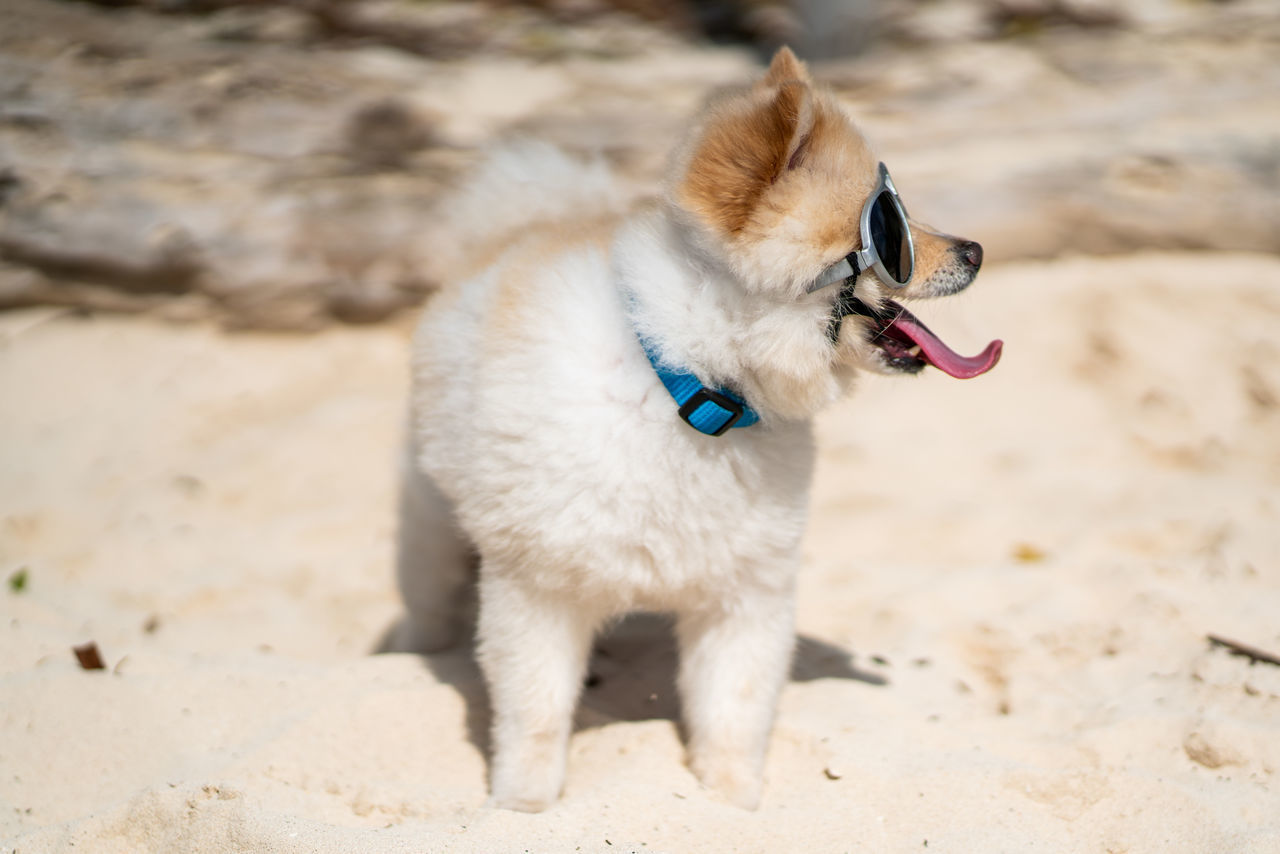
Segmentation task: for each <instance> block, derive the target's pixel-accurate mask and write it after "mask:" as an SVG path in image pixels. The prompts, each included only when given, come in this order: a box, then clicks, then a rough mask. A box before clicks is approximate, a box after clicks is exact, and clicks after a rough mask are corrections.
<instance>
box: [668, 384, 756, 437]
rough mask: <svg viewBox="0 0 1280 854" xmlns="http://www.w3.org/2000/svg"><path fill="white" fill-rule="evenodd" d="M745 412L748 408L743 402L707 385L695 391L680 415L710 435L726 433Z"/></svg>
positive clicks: (697, 428) (680, 411) (695, 427)
mask: <svg viewBox="0 0 1280 854" xmlns="http://www.w3.org/2000/svg"><path fill="white" fill-rule="evenodd" d="M704 406H711V407H716V408H718V409H719V410H721V411H720V412H716V411H715V409H711V410H706V409H703V407H704ZM745 413H746V409H745V407H744V405H743V404H742V403H741V402H739V401H736V400H734V399H733V398H731V397H728V396H726V395H723V394H721V393H720V392H718V391H713V390H712V389H709V388H707V387H705V386H703V387H702V388H700V389H698V390H697V391H695V392H694V393H693V395H692V396H690V398H689V399H688V400H686V401H685V402H684V403H683V404H682V405H681V406H680V410H679V414H680V417H681V418H683V419H684V420H685V423H686V424H688V425H689V426H690V427H692V428H693V429H695V430H697V431H698V432H699V433H706V434H707V435H708V436H722V435H724V434H725V433H726V432H728V430H729V428H730V427H732V426H733V425H735V424H737V423H738V421H740V420H741V419H742V416H743V415H744V414H745Z"/></svg>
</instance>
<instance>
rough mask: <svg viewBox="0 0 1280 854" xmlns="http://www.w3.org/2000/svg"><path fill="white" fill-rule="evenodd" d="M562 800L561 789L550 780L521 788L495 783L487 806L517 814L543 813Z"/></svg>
mask: <svg viewBox="0 0 1280 854" xmlns="http://www.w3.org/2000/svg"><path fill="white" fill-rule="evenodd" d="M559 798H560V787H559V786H558V785H554V784H553V783H552V782H551V781H550V780H542V781H538V782H535V783H533V784H529V783H527V782H526V783H525V784H524V785H521V786H512V785H501V784H498V783H495V784H494V786H493V791H492V792H491V793H490V795H489V800H487V801H485V804H484V805H485V806H486V807H489V808H490V809H499V810H515V811H516V812H542V811H543V810H545V809H546V808H547V807H549V806H551V805H552V804H554V803H555V802H556V801H557V800H558V799H559Z"/></svg>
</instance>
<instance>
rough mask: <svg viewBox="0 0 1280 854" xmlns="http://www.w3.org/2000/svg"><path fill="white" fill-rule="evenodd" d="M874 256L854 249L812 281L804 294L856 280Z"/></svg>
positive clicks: (866, 251)
mask: <svg viewBox="0 0 1280 854" xmlns="http://www.w3.org/2000/svg"><path fill="white" fill-rule="evenodd" d="M874 260H875V256H874V255H873V254H872V252H871V250H869V249H855V250H853V251H852V252H850V253H849V254H848V255H846V256H845V257H843V258H841V259H840V260H839V261H837V262H836V263H834V264H832V265H831V266H830V267H828V268H827V269H825V270H823V271H822V273H821V275H819V276H818V278H816V279H814V280H813V284H811V285H809V287H807V288H805V293H807V294H811V293H814V292H815V291H820V290H822V289H823V288H829V287H831V286H832V285H839V284H843V283H845V282H848V281H850V280H852V279H857V278H858V276H861V275H862V271H863V270H866V269H867V268H869V267H870V266H871V264H872V262H873V261H874Z"/></svg>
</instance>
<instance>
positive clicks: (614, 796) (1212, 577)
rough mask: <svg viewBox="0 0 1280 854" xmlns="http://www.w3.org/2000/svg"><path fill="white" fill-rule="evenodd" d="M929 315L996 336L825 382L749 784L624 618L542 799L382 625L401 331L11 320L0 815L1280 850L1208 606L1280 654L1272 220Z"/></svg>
mask: <svg viewBox="0 0 1280 854" xmlns="http://www.w3.org/2000/svg"><path fill="white" fill-rule="evenodd" d="M920 314H921V315H922V316H923V317H925V318H926V319H927V320H928V321H929V322H930V323H931V325H932V326H933V327H934V328H935V329H936V330H937V331H939V332H940V333H942V334H943V335H944V336H945V337H946V338H948V339H949V340H950V341H951V342H952V343H954V344H955V345H956V346H957V348H958V349H961V350H977V349H978V348H979V347H980V346H981V345H982V344H984V343H985V340H986V337H989V336H994V335H1000V336H1002V337H1004V338H1005V340H1006V355H1005V360H1004V363H1003V364H1001V365H1000V367H999V368H997V370H996V371H995V372H994V373H992V374H990V375H988V376H986V377H983V378H981V379H977V380H973V381H970V382H958V381H954V380H950V379H948V378H946V377H944V376H942V375H940V374H938V373H936V372H933V373H931V374H929V375H926V376H923V377H921V378H918V379H915V380H911V379H906V380H903V379H898V380H887V379H879V378H876V379H873V380H868V381H867V382H866V384H865V387H864V388H863V389H862V391H861V392H860V393H859V394H858V395H856V396H855V397H854V398H852V399H851V400H850V401H849V402H847V403H846V404H844V405H842V406H841V407H840V408H839V409H838V410H836V411H833V412H832V413H830V414H829V415H828V416H827V417H825V418H824V419H823V421H822V424H821V439H822V446H823V449H824V450H823V454H822V456H821V459H820V463H819V472H818V478H817V486H816V490H815V506H814V518H813V522H812V527H811V536H810V539H809V541H808V545H807V549H806V554H807V568H806V573H805V575H804V576H803V583H802V595H801V603H800V620H799V625H800V631H801V634H802V636H803V640H802V643H801V649H800V652H799V654H798V661H797V667H796V671H797V673H796V676H797V679H796V681H793V682H792V683H791V684H790V685H789V687H788V688H787V690H786V692H785V694H784V697H783V701H782V709H781V714H780V716H779V720H778V724H777V728H776V731H775V735H774V739H773V743H772V750H771V755H770V760H769V766H768V783H767V788H766V794H765V801H764V805H763V807H762V808H761V809H760V811H758V812H755V813H745V812H742V811H739V810H737V809H734V808H732V807H729V806H727V805H725V804H723V803H722V802H720V801H719V800H718V799H717V798H716V796H715V795H714V794H713V793H710V792H708V791H706V790H704V789H702V788H701V787H700V786H699V785H698V783H697V782H696V781H695V780H694V778H693V777H692V776H691V775H690V774H689V772H688V771H687V770H686V769H685V768H684V767H683V765H682V764H681V746H680V741H679V736H678V733H677V730H676V727H675V726H674V724H673V723H672V721H671V720H670V719H669V717H664V715H670V714H671V713H672V711H673V708H674V705H673V702H674V701H673V699H672V697H671V693H670V690H669V687H668V684H669V681H670V676H671V652H670V648H669V646H668V644H667V641H666V639H665V636H664V635H663V634H662V631H661V629H660V627H657V628H655V626H654V625H653V624H652V623H646V622H638V623H633V624H629V625H628V626H626V627H625V629H624V631H623V632H622V633H620V635H619V636H618V637H615V638H614V639H613V640H612V641H610V642H609V643H608V644H607V645H606V647H607V649H608V652H609V654H608V657H602V658H599V659H598V660H597V661H596V663H595V665H594V671H595V672H596V674H597V675H598V677H599V678H600V684H599V685H598V686H596V687H594V688H591V689H590V690H588V691H587V694H586V698H585V702H584V707H583V710H582V713H581V714H580V723H581V727H580V730H579V731H578V733H577V734H576V735H575V736H574V738H573V742H572V747H571V750H572V755H571V758H570V764H569V780H568V786H567V789H566V791H565V795H564V798H563V800H562V801H561V802H560V803H559V804H558V805H557V806H556V807H554V808H553V809H551V810H550V811H548V812H546V813H544V814H541V815H534V816H529V815H519V814H512V813H505V812H494V811H488V810H485V809H483V808H482V807H481V803H482V802H483V800H484V797H485V763H484V757H483V752H482V750H481V748H480V747H478V746H477V744H476V743H475V742H476V741H477V740H481V734H482V732H483V729H484V725H485V722H484V716H485V714H486V712H485V709H484V705H483V691H482V689H481V686H480V682H479V680H478V677H477V674H476V671H475V668H474V666H473V665H472V664H471V662H470V659H469V656H468V653H467V651H466V650H460V651H457V652H453V653H448V654H443V655H437V656H433V657H432V658H430V659H428V660H424V659H421V658H417V657H413V656H405V655H383V656H373V657H371V656H369V655H367V653H368V652H369V651H370V650H371V649H372V648H374V647H375V646H376V644H377V643H378V640H379V637H380V636H381V634H382V632H383V631H384V630H385V629H386V628H387V627H388V626H389V625H390V624H391V623H392V621H393V620H394V619H395V616H396V614H397V610H398V606H397V602H396V597H395V593H394V590H393V586H392V582H391V572H390V556H391V535H392V514H391V504H392V495H393V480H392V469H393V459H394V453H395V441H396V436H397V433H398V429H399V422H400V414H401V403H402V397H403V392H404V385H405V367H404V363H405V332H404V330H403V329H372V330H342V331H334V332H330V333H326V334H323V335H319V336H315V337H298V338H287V337H268V336H258V335H253V336H250V335H243V336H226V335H223V334H220V333H217V332H214V331H210V330H207V329H204V328H198V327H189V328H178V327H172V326H165V325H161V324H159V323H156V322H152V321H147V320H144V319H127V320H126V319H106V318H100V319H96V320H80V319H74V318H71V317H67V316H64V315H57V314H56V313H52V312H45V311H32V312H24V313H18V314H8V315H0V574H2V575H3V577H4V578H8V577H10V575H11V574H12V573H13V572H14V571H16V570H18V569H19V568H20V567H25V568H26V570H27V579H28V581H27V586H26V589H25V590H23V591H21V592H18V593H14V592H10V591H9V589H8V587H7V586H6V587H4V588H0V614H2V615H3V622H2V623H0V839H3V840H5V842H4V844H3V845H0V851H3V852H4V853H5V854H8V852H10V851H15V850H16V851H20V852H22V854H31V852H55V851H56V852H63V851H72V850H74V851H91V852H104V854H110V853H111V852H134V851H138V852H144V851H145V852H169V851H201V852H215V854H216V853H217V852H231V851H255V852H259V851H272V852H335V854H336V852H352V851H360V852H384V851H388V852H389V851H406V852H407V851H415V852H420V851H443V850H452V851H476V852H505V851H525V850H528V851H539V852H542V851H577V850H581V851H610V852H622V851H671V852H692V851H698V852H706V851H768V852H782V851H823V852H826V851H831V852H839V851H923V850H926V843H927V850H928V851H953V852H979V851H980V852H1002V851H1008V852H1025V851H1054V852H1065V851H1088V852H1106V851H1109V852H1121V851H1124V852H1257V854H1263V852H1268V854H1273V853H1274V852H1276V851H1280V778H1278V777H1277V774H1278V773H1280V667H1277V666H1274V665H1270V664H1265V663H1260V664H1254V665H1250V664H1249V662H1248V661H1246V660H1245V659H1243V658H1239V657H1232V656H1229V655H1228V654H1226V652H1225V651H1224V650H1221V649H1211V648H1210V647H1209V645H1208V644H1207V642H1206V641H1205V635H1206V633H1218V634H1222V635H1226V636H1229V637H1233V638H1236V639H1238V640H1240V641H1245V642H1249V643H1252V644H1254V645H1255V646H1258V647H1261V648H1263V649H1267V650H1270V651H1271V652H1280V259H1276V258H1274V257H1264V256H1249V255H1208V254H1199V255H1197V254H1181V255H1179V254H1165V255H1146V256H1140V257H1132V258H1120V259H1112V260H1095V259H1078V260H1065V261H1058V262H1052V263H1043V264H1019V265H1009V266H1004V267H993V268H991V269H989V270H987V271H985V272H984V273H983V275H982V277H981V278H980V279H979V282H978V284H977V286H975V288H974V289H973V291H972V292H971V294H970V295H968V296H966V297H964V298H961V299H960V300H958V301H953V302H952V303H950V304H945V305H944V304H939V305H929V306H921V308H920ZM148 629H150V630H148ZM90 639H92V640H94V641H96V642H97V644H98V646H99V647H100V648H101V650H102V653H103V656H104V658H105V659H106V662H107V666H108V670H107V671H106V672H85V671H82V670H80V669H79V667H78V666H77V664H76V662H75V659H74V657H73V656H72V653H71V647H72V646H73V645H75V644H77V643H80V642H82V641H86V640H90ZM837 647H838V648H841V649H844V650H847V651H850V652H852V654H853V658H852V661H851V662H850V661H847V660H846V659H845V658H844V657H843V656H842V655H841V654H840V652H839V650H838V649H836V648H837ZM833 777H834V778H836V779H832V778H833ZM73 843H74V848H72V844H73Z"/></svg>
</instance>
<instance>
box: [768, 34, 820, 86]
mask: <svg viewBox="0 0 1280 854" xmlns="http://www.w3.org/2000/svg"><path fill="white" fill-rule="evenodd" d="M792 80H797V81H799V82H801V83H805V84H807V85H809V86H812V85H813V78H811V77H810V76H809V69H807V68H805V66H804V63H803V62H801V61H800V60H799V59H797V58H796V55H795V54H794V53H792V52H791V48H789V47H786V46H785V45H784V46H783V47H780V48H778V52H777V53H775V54H774V55H773V61H772V62H770V63H769V70H768V71H766V72H765V73H764V77H762V78H761V79H760V82H759V84H757V85H758V86H759V87H760V88H764V89H768V88H771V87H773V86H781V85H782V84H783V83H787V82H789V81H792Z"/></svg>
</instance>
